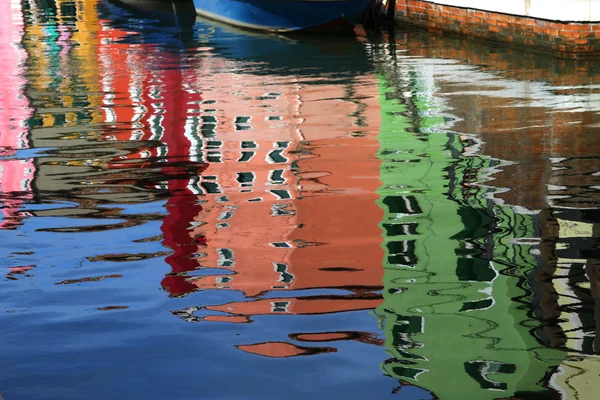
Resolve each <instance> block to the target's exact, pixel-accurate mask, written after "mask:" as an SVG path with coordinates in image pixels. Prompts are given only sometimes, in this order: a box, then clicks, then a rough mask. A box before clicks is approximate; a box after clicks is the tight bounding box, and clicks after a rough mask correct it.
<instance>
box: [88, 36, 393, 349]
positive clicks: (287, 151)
mask: <svg viewBox="0 0 600 400" xmlns="http://www.w3.org/2000/svg"><path fill="white" fill-rule="evenodd" d="M125 35H126V32H124V31H119V30H118V29H116V28H113V27H109V26H108V25H105V26H104V28H103V29H102V31H101V32H100V42H101V44H100V45H99V49H100V50H99V64H100V65H101V68H102V69H103V73H101V76H102V77H103V78H102V80H101V85H102V89H103V92H104V93H114V95H111V96H104V99H103V102H104V104H103V107H104V110H105V111H104V119H105V121H106V122H108V123H109V124H108V126H107V127H106V128H105V129H104V131H103V134H102V137H103V139H104V140H117V141H122V142H127V141H136V142H137V143H138V146H135V148H136V149H137V150H136V151H130V152H129V153H125V154H124V155H123V156H121V157H120V158H113V159H112V160H111V161H110V163H108V165H107V167H108V169H109V171H117V170H127V169H128V168H130V166H131V165H134V166H135V167H136V168H138V167H139V166H140V165H141V166H143V167H144V168H147V169H156V170H157V171H160V175H161V176H162V178H160V180H162V182H159V181H158V180H157V179H154V180H152V184H153V185H155V186H156V188H158V189H166V191H168V193H169V198H168V200H167V203H166V212H167V215H166V216H165V218H164V221H163V223H162V228H161V229H162V232H163V236H164V237H163V244H164V245H165V246H167V247H169V248H170V249H171V250H172V254H171V255H169V256H167V258H166V261H167V263H168V264H169V265H170V267H171V271H170V273H168V274H167V275H166V276H165V278H164V279H163V281H162V285H163V287H164V288H165V290H167V291H168V292H169V293H170V294H171V295H174V296H180V295H184V294H187V293H190V292H192V291H195V290H208V289H212V290H239V291H241V292H243V293H244V294H245V295H246V296H248V297H252V298H257V297H259V296H262V295H263V294H265V293H267V292H270V291H274V290H276V291H281V292H282V295H281V296H278V297H277V298H274V299H268V300H267V299H261V298H257V299H254V300H252V301H246V302H239V303H229V304H225V305H221V306H214V307H208V310H209V313H211V315H207V316H205V317H203V319H204V320H206V321H215V322H216V321H228V322H248V321H250V320H251V317H252V316H254V315H263V314H284V313H288V314H321V313H330V312H344V311H352V310H366V309H373V308H375V307H376V306H378V305H379V303H380V301H381V299H380V296H379V295H375V294H373V293H372V291H373V290H377V289H379V288H380V287H381V284H382V283H381V282H382V275H383V271H382V269H381V260H382V258H383V250H382V248H381V242H380V240H379V239H378V238H380V237H381V235H380V230H379V226H378V224H379V222H380V221H381V219H382V216H383V214H382V211H381V209H380V207H379V206H378V205H377V204H376V201H377V199H378V196H377V194H376V193H375V191H376V189H377V188H378V187H379V186H380V182H379V161H378V158H377V157H376V152H377V150H378V141H377V138H376V136H377V133H378V128H379V118H380V115H379V108H378V106H377V101H378V97H377V96H378V95H377V84H376V81H375V79H374V78H373V77H369V76H365V77H360V78H357V79H356V80H355V81H354V82H352V83H347V84H314V83H307V82H302V81H301V79H300V78H299V77H283V76H282V77H278V76H272V75H271V76H268V77H264V76H258V75H253V74H249V73H240V72H239V71H240V68H239V66H237V65H236V63H237V62H236V61H231V60H226V59H224V58H221V57H219V56H217V55H208V54H205V52H204V53H203V57H202V58H199V62H198V63H197V65H196V64H194V63H193V62H192V64H194V65H193V68H189V69H175V68H169V66H171V65H176V64H180V63H179V62H178V60H177V57H178V55H177V54H176V53H169V52H167V51H162V50H159V49H157V48H152V49H146V48H144V46H143V45H139V44H136V45H129V44H127V43H126V40H122V39H124V38H125ZM200 61H201V62H200ZM148 65H152V66H153V67H152V68H148V67H147V66H148ZM230 71H237V72H236V73H231V72H230ZM200 92H202V96H200V94H199V93H200ZM350 92H355V95H353V96H348V93H350ZM348 97H352V98H351V99H350V100H348ZM354 98H358V99H361V100H355V99H354ZM140 142H141V143H144V142H146V143H147V144H143V145H142V146H139V143H140ZM132 163H133V164H132ZM206 165H208V167H206ZM136 174H137V173H135V172H132V173H130V174H128V176H129V177H130V178H131V184H134V183H135V184H137V185H138V186H139V185H142V186H143V184H144V183H143V182H142V183H141V184H140V182H139V181H137V183H136ZM142 174H143V172H142ZM121 177H122V174H121ZM124 183H125V182H124V181H123V180H122V179H121V180H120V181H119V184H124ZM205 268H216V269H218V270H220V271H222V272H221V273H218V274H217V275H214V274H213V275H204V276H201V277H197V276H196V277H192V276H191V275H190V274H188V272H190V271H192V270H195V269H205ZM313 288H344V289H348V290H351V291H353V295H337V296H309V297H285V295H284V294H283V293H284V291H285V290H304V289H313ZM215 312H217V313H218V315H215ZM223 312H224V313H225V314H224V313H223ZM344 337H345V336H344ZM240 348H243V349H246V350H247V351H251V352H255V353H256V352H258V353H264V354H269V353H272V354H277V356H285V354H288V353H289V354H288V355H301V354H314V353H315V352H312V351H310V350H307V348H303V347H297V346H294V345H291V346H289V345H287V344H285V343H284V344H282V343H281V342H274V343H262V344H257V345H256V346H254V345H252V346H251V347H244V346H241V347H240ZM292 353H293V354H292Z"/></svg>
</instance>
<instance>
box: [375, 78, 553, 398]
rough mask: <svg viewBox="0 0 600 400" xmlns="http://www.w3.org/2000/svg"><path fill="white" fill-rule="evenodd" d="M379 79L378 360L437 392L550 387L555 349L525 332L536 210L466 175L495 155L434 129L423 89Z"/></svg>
mask: <svg viewBox="0 0 600 400" xmlns="http://www.w3.org/2000/svg"><path fill="white" fill-rule="evenodd" d="M386 79H394V78H393V77H389V76H388V77H386V78H381V84H380V87H381V90H380V91H381V107H382V118H383V120H382V128H381V133H380V136H379V137H380V142H381V150H380V157H381V159H382V161H383V164H382V167H381V181H382V182H383V186H382V188H381V189H380V193H381V200H380V205H381V207H382V208H383V209H384V210H385V213H386V214H385V219H384V221H383V223H382V231H383V235H384V246H385V250H386V255H387V260H386V261H385V264H384V267H385V269H386V273H385V277H384V299H385V301H384V303H383V304H382V305H381V306H380V307H379V308H378V310H377V314H378V316H379V318H380V319H381V321H382V325H383V326H384V331H385V339H386V347H387V348H388V351H389V352H390V355H391V357H392V358H390V360H388V361H387V362H386V363H384V365H383V369H384V371H385V372H386V373H387V374H389V375H390V376H393V377H395V378H397V379H400V380H402V381H406V382H409V383H413V384H416V385H418V386H420V387H423V388H424V389H427V390H429V391H431V392H433V393H434V394H435V395H436V396H438V397H439V398H441V399H443V400H445V399H497V398H507V397H511V396H515V395H516V394H523V393H532V392H536V393H538V394H545V395H550V393H551V392H549V389H546V388H545V387H544V385H543V384H544V382H546V381H547V380H548V377H549V376H550V375H551V373H552V372H553V370H554V368H555V367H556V366H557V365H558V364H560V361H561V359H562V355H563V353H562V352H560V351H557V350H552V349H548V348H545V347H543V346H542V345H540V344H539V343H538V341H537V340H536V339H535V337H534V336H533V335H532V334H531V333H530V331H532V330H533V329H535V328H536V326H535V324H534V321H533V320H532V319H531V318H529V317H528V315H527V312H528V310H529V309H530V305H529V304H528V301H531V299H530V298H528V293H529V292H530V291H529V290H528V287H529V286H528V283H527V278H528V275H530V274H531V273H532V271H533V269H534V268H535V267H536V265H537V261H536V255H535V254H532V251H531V249H532V247H531V245H530V244H529V243H528V241H527V240H526V239H527V238H530V237H533V236H536V235H535V226H536V224H535V221H534V219H533V217H532V216H529V215H526V214H517V213H515V212H514V211H513V210H512V209H511V208H509V207H500V206H498V205H495V204H494V203H492V202H491V200H489V199H487V198H486V197H485V189H482V188H481V187H476V186H472V185H469V183H470V182H474V181H478V180H480V179H481V176H474V174H475V175H477V174H480V173H481V170H482V169H485V168H489V167H490V163H491V162H492V161H490V160H485V159H483V158H479V157H464V156H461V155H460V154H462V153H463V148H462V146H463V143H462V141H461V140H459V139H458V138H457V137H456V135H454V134H442V133H437V132H435V126H436V125H439V124H440V122H443V120H442V119H440V118H435V117H431V116H430V114H435V113H434V112H428V103H427V99H426V97H425V96H416V97H407V98H405V97H404V96H403V94H402V93H407V92H409V93H413V95H414V93H419V92H424V90H423V88H420V87H411V88H402V87H397V88H396V87H394V86H397V85H396V84H388V81H387V80H386ZM408 81H409V82H412V83H413V84H414V83H415V82H417V81H418V78H415V76H414V75H412V76H411V77H410V79H409V80H408ZM398 86H401V85H398ZM488 232H493V233H488ZM550 398H552V397H550Z"/></svg>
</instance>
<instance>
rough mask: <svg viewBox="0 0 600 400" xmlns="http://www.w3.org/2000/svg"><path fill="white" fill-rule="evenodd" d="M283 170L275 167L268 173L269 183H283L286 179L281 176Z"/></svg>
mask: <svg viewBox="0 0 600 400" xmlns="http://www.w3.org/2000/svg"><path fill="white" fill-rule="evenodd" d="M283 173H284V170H282V169H276V170H273V171H271V172H270V173H269V183H271V184H273V185H282V184H284V183H285V181H286V179H285V177H284V176H283Z"/></svg>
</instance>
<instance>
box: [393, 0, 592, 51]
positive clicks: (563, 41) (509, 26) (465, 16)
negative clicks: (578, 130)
mask: <svg viewBox="0 0 600 400" xmlns="http://www.w3.org/2000/svg"><path fill="white" fill-rule="evenodd" d="M395 18H396V20H397V21H399V22H403V23H408V24H413V25H419V26H423V27H427V28H429V29H432V30H440V31H449V32H453V33H457V34H463V35H470V36H476V37H479V38H483V39H488V40H494V41H503V42H510V43H513V44H517V45H521V46H530V47H531V46H533V47H538V48H543V49H547V50H554V51H556V52H559V53H561V54H563V55H565V56H591V55H594V56H597V55H600V24H599V23H563V22H556V21H546V20H540V19H535V18H528V17H522V16H515V15H507V14H500V13H496V12H489V11H482V10H475V9H465V8H459V7H451V6H444V5H439V4H436V3H434V2H430V1H419V0H396V15H395Z"/></svg>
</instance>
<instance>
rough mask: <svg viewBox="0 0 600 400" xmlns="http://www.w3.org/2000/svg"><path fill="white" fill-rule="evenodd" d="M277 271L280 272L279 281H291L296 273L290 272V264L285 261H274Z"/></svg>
mask: <svg viewBox="0 0 600 400" xmlns="http://www.w3.org/2000/svg"><path fill="white" fill-rule="evenodd" d="M273 268H274V269H275V272H277V273H279V280H278V282H283V283H291V282H292V281H293V280H294V275H292V274H290V273H289V272H288V265H287V264H285V263H275V262H274V263H273Z"/></svg>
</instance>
